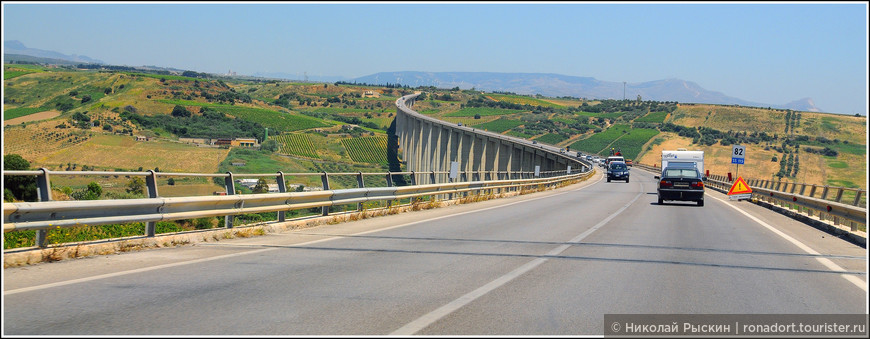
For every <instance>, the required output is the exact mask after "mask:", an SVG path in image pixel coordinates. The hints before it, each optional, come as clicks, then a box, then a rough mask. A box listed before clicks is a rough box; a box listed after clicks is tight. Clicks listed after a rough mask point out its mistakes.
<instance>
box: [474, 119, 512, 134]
mask: <svg viewBox="0 0 870 339" xmlns="http://www.w3.org/2000/svg"><path fill="white" fill-rule="evenodd" d="M522 124H523V122H522V121H520V120H511V119H506V118H499V119H498V120H495V121H490V122H485V123H481V124H476V125H473V126H474V127H475V128H479V129H482V130H484V131H491V132H496V133H503V132H504V131H507V130H509V129H511V128H514V127H517V126H520V125H522Z"/></svg>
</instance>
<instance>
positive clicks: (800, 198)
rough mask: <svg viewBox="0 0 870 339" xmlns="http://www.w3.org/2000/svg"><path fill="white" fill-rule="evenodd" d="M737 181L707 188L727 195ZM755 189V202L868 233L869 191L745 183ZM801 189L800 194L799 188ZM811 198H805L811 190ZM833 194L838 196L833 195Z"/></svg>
mask: <svg viewBox="0 0 870 339" xmlns="http://www.w3.org/2000/svg"><path fill="white" fill-rule="evenodd" d="M635 166H637V167H639V168H643V169H646V170H650V171H653V172H657V173H658V172H660V171H661V167H655V166H649V165H644V164H635ZM735 179H736V178H733V177H732V180H730V181H729V180H728V177H727V176H723V175H716V174H711V175H710V176H709V177H708V178H707V181H706V182H705V185H707V186H710V187H713V188H715V189H717V190H719V191H721V192H723V193H727V192H728V190H730V189H731V185H733V184H734V180H735ZM745 181H746V184H747V185H749V187H750V188H751V189H752V198H753V199H759V200H762V201H765V202H768V203H770V204H773V205H779V206H781V207H784V208H788V209H791V210H795V211H797V212H798V213H803V214H805V215H807V216H811V217H812V216H816V217H818V218H819V219H820V220H830V221H832V222H833V223H834V224H835V225H840V224H844V225H848V226H849V228H850V230H851V231H852V232H855V231H858V230H859V228H860V226H861V225H863V228H864V230H865V231H864V232H866V229H867V207H866V204H867V203H866V198H865V199H863V200H862V199H861V197H866V190H863V189H855V188H848V187H830V186H821V185H810V184H801V183H788V182H774V181H772V180H756V179H749V180H745ZM798 187H800V190H798V189H797V188H798ZM808 187H809V188H810V191H809V195H804V193H806V192H807V190H806V189H807V188H808ZM817 187H818V188H822V190H821V191H822V194H821V197H815V196H814V195H815V192H817V191H818V190H817V189H816V188H817ZM848 191H852V192H854V194H855V198H854V199H853V200H851V201H850V203H849V204H847V203H843V202H841V201H842V197H843V192H848ZM829 192H836V193H835V194H834V195H829V194H828V193H829Z"/></svg>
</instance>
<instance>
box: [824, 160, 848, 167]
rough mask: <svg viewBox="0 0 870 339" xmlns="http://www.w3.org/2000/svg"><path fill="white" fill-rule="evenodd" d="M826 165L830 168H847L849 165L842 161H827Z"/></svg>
mask: <svg viewBox="0 0 870 339" xmlns="http://www.w3.org/2000/svg"><path fill="white" fill-rule="evenodd" d="M828 167H831V168H848V167H849V165H848V164H846V163H845V162H842V161H834V162H829V163H828Z"/></svg>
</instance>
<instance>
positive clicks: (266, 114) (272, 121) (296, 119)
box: [158, 100, 332, 133]
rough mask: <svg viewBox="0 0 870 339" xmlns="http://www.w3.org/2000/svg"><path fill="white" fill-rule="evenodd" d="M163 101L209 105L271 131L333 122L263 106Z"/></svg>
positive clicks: (178, 103) (201, 105) (183, 104)
mask: <svg viewBox="0 0 870 339" xmlns="http://www.w3.org/2000/svg"><path fill="white" fill-rule="evenodd" d="M158 101H160V102H163V103H167V104H173V105H182V106H200V107H209V108H213V109H215V110H217V111H220V112H223V113H226V114H229V115H232V116H235V117H237V118H240V119H244V120H248V121H253V122H256V123H259V124H260V125H263V127H267V128H269V130H270V131H276V132H278V133H280V132H292V131H298V130H303V129H309V128H318V127H329V126H332V125H331V124H329V123H327V122H325V121H323V120H321V119H317V118H312V117H309V116H304V115H298V114H294V113H283V112H278V111H272V110H268V109H263V108H253V107H245V106H237V105H226V104H211V103H204V102H199V101H190V100H158Z"/></svg>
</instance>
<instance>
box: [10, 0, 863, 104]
mask: <svg viewBox="0 0 870 339" xmlns="http://www.w3.org/2000/svg"><path fill="white" fill-rule="evenodd" d="M867 18H868V7H867V4H866V3H865V2H839V3H830V2H824V3H821V2H820V3H807V2H796V3H780V2H772V3H694V4H686V3H653V4H650V3H619V2H603V3H565V2H553V3H541V2H534V3H516V2H505V3H493V2H479V3H434V2H429V3H422V2H406V3H394V2H383V3H376V2H371V3H356V2H348V3H320V2H313V3H294V2H289V3H274V2H264V3H251V2H244V3H228V2H213V3H138V2H136V3H133V2H131V3H124V2H120V3H66V2H58V3H39V2H32V3H25V2H18V3H16V2H4V3H3V40H4V41H6V40H18V41H21V42H22V43H24V45H26V46H27V47H29V48H38V49H45V50H53V51H57V52H61V53H64V54H78V55H85V56H88V57H91V58H95V59H99V60H102V61H104V62H106V63H109V64H115V65H128V66H142V65H155V66H162V67H175V68H180V69H185V70H194V71H199V72H210V73H226V72H227V71H228V70H233V71H235V72H237V73H238V74H254V73H257V72H263V73H268V72H285V73H290V74H302V73H303V72H307V74H308V75H309V76H344V77H348V78H354V77H360V76H365V75H370V74H373V73H377V72H392V71H424V72H451V71H464V72H505V73H556V74H564V75H573V76H585V77H594V78H596V79H598V80H604V81H616V82H621V81H626V82H628V83H639V82H646V81H654V80H662V79H668V78H678V79H682V80H687V81H693V82H696V83H698V84H699V85H700V86H701V87H704V88H706V89H708V90H712V91H718V92H722V93H723V94H725V95H728V96H733V97H737V98H740V99H744V100H748V101H753V102H760V103H769V104H785V103H787V102H790V101H793V100H798V99H801V98H806V97H809V98H812V99H813V101H814V102H815V104H816V106H818V107H821V108H822V109H824V110H826V111H829V112H838V113H847V114H854V113H861V114H865V115H866V112H867V84H868V80H867V63H868V58H867V33H868V26H867Z"/></svg>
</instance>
